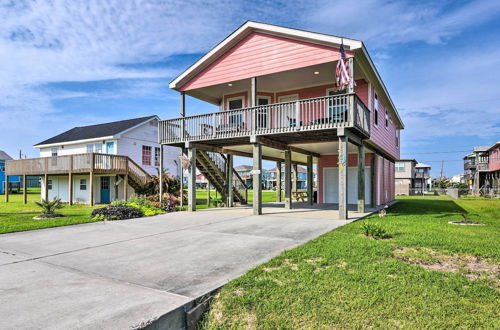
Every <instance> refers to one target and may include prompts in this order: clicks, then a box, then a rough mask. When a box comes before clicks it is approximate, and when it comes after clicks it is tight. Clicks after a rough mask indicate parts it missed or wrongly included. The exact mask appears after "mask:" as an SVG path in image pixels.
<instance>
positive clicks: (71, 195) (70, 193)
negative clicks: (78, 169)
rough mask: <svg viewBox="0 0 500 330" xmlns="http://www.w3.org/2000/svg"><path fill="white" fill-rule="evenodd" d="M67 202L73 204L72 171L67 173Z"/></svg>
mask: <svg viewBox="0 0 500 330" xmlns="http://www.w3.org/2000/svg"><path fill="white" fill-rule="evenodd" d="M68 204H69V205H73V173H71V171H70V172H69V173H68Z"/></svg>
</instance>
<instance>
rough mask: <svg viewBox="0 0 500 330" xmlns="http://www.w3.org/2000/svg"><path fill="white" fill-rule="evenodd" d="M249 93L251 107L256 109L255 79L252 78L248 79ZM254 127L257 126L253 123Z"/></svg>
mask: <svg viewBox="0 0 500 330" xmlns="http://www.w3.org/2000/svg"><path fill="white" fill-rule="evenodd" d="M250 85H251V87H250V91H251V95H250V97H251V99H250V100H251V102H252V104H251V106H252V107H256V106H257V77H252V78H250ZM255 125H257V123H255Z"/></svg>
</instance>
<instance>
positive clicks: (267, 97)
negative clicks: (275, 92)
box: [257, 95, 271, 105]
mask: <svg viewBox="0 0 500 330" xmlns="http://www.w3.org/2000/svg"><path fill="white" fill-rule="evenodd" d="M259 99H266V100H267V104H268V105H269V104H271V96H268V95H257V105H259Z"/></svg>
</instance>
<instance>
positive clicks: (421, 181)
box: [414, 163, 432, 194]
mask: <svg viewBox="0 0 500 330" xmlns="http://www.w3.org/2000/svg"><path fill="white" fill-rule="evenodd" d="M414 182H415V184H414V188H415V193H416V194H423V193H426V192H428V191H429V190H431V188H432V178H431V166H430V165H427V164H423V163H418V164H417V165H415V181H414Z"/></svg>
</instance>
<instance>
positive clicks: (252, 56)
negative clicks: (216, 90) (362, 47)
mask: <svg viewBox="0 0 500 330" xmlns="http://www.w3.org/2000/svg"><path fill="white" fill-rule="evenodd" d="M346 53H347V56H348V57H352V56H353V53H352V52H350V51H346ZM339 58H340V53H339V50H338V49H337V48H331V47H327V46H322V45H317V44H312V43H307V42H303V41H298V40H292V39H287V38H283V37H277V36H273V35H268V34H264V33H258V32H253V33H251V34H249V35H248V36H246V37H245V38H243V40H241V41H240V42H239V43H238V44H236V45H235V46H234V47H233V48H231V49H230V50H229V51H227V52H226V53H225V54H224V55H223V56H221V57H220V58H218V59H217V60H216V61H215V62H213V63H212V64H210V65H209V66H208V67H207V68H205V69H204V70H203V71H201V72H200V73H198V74H197V75H196V76H195V77H194V78H192V79H191V80H190V81H188V82H187V83H186V84H185V85H184V86H182V87H181V90H182V91H187V90H192V89H196V88H201V87H206V86H212V85H218V84H222V83H226V82H230V81H235V80H240V79H246V78H251V77H257V76H262V75H266V74H270V73H275V72H281V71H286V70H292V69H297V68H302V67H306V66H311V65H316V64H321V63H326V62H333V61H336V60H338V59H339Z"/></svg>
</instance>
